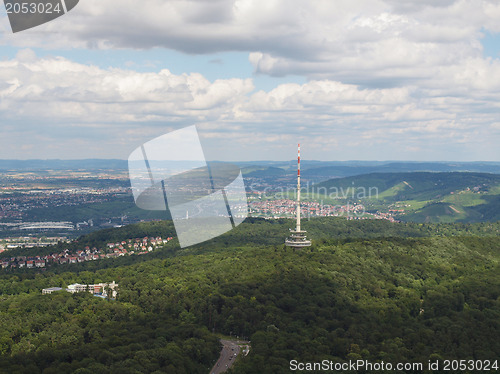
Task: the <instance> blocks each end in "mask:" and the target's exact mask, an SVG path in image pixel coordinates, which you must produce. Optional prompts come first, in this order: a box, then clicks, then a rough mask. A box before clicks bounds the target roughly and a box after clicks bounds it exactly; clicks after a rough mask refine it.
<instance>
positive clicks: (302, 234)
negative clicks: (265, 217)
mask: <svg viewBox="0 0 500 374" xmlns="http://www.w3.org/2000/svg"><path fill="white" fill-rule="evenodd" d="M297 156H298V157H297V227H296V228H295V230H290V236H289V237H288V238H287V239H286V240H285V245H286V246H288V247H292V248H294V249H298V248H304V247H310V246H311V241H310V240H308V239H307V237H306V232H307V231H304V230H301V229H300V144H299V147H298V154H297Z"/></svg>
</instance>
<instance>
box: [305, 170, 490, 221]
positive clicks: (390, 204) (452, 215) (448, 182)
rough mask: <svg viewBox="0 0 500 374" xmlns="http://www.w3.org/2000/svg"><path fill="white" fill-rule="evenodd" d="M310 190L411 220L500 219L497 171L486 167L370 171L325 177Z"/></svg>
mask: <svg viewBox="0 0 500 374" xmlns="http://www.w3.org/2000/svg"><path fill="white" fill-rule="evenodd" d="M312 192H313V193H315V194H322V195H329V196H335V195H336V196H338V197H341V198H342V197H345V198H347V199H349V198H351V199H352V198H353V196H354V199H361V200H363V199H364V203H365V204H366V205H367V206H372V207H373V208H374V209H376V210H382V208H383V207H385V208H386V209H387V208H392V209H393V210H400V211H404V212H401V215H400V217H399V219H401V220H404V221H413V222H480V221H496V220H499V219H500V213H499V209H498V208H500V175H498V174H488V173H466V172H449V173H430V172H415V173H371V174H365V175H358V176H353V177H346V178H337V179H331V180H328V181H325V182H322V183H319V184H316V185H315V186H314V187H313V188H312Z"/></svg>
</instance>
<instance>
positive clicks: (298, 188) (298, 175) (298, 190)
mask: <svg viewBox="0 0 500 374" xmlns="http://www.w3.org/2000/svg"><path fill="white" fill-rule="evenodd" d="M296 231H297V232H300V143H299V146H298V149H297V230H296Z"/></svg>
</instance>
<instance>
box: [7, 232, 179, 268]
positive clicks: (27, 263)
mask: <svg viewBox="0 0 500 374" xmlns="http://www.w3.org/2000/svg"><path fill="white" fill-rule="evenodd" d="M170 240H172V237H168V238H166V239H163V238H161V237H159V236H158V237H147V236H146V237H144V238H135V239H127V240H123V241H120V242H116V243H107V244H106V247H105V248H96V247H93V248H90V247H89V246H85V247H84V248H82V249H79V250H76V251H74V252H71V251H70V250H69V249H65V250H63V251H62V252H58V253H52V254H48V255H44V256H31V257H29V256H16V257H3V258H2V259H0V262H1V266H2V269H8V268H19V269H22V268H26V269H33V268H45V267H47V266H50V265H63V264H75V263H79V262H85V261H95V260H99V259H104V258H116V257H120V256H130V255H142V254H146V253H149V252H152V251H154V250H155V249H157V248H158V247H159V246H162V245H164V244H166V243H168V242H169V241H170ZM5 253H8V252H4V254H5Z"/></svg>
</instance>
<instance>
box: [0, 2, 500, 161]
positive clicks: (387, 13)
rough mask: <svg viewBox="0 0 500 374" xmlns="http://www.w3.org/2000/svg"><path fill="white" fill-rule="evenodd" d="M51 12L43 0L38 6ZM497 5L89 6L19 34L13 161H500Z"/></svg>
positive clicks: (10, 88)
mask: <svg viewBox="0 0 500 374" xmlns="http://www.w3.org/2000/svg"><path fill="white" fill-rule="evenodd" d="M37 1H39V0H37ZM499 20H500V2H499V1H498V0H309V1H306V0H142V1H140V2H138V1H137V0H106V1H103V0H80V3H79V4H78V6H77V7H75V8H74V9H73V10H72V11H71V12H69V13H68V14H66V15H64V16H62V17H60V18H58V19H56V20H54V21H51V22H49V23H47V24H44V25H41V26H38V27H36V28H33V29H30V30H26V31H23V32H19V33H15V34H14V33H12V31H11V28H10V25H9V20H8V18H7V16H6V14H5V11H4V9H3V8H2V12H0V129H1V137H0V159H7V158H11V159H12V158H18V159H29V158H44V159H45V158H61V159H74V158H121V159H126V158H128V156H129V154H130V153H131V152H132V151H133V150H134V149H135V148H137V147H138V146H140V145H141V144H142V143H143V142H146V141H148V140H150V139H152V138H155V137H157V136H159V135H162V134H165V133H167V132H169V131H172V130H174V129H178V128H182V127H186V126H188V125H192V124H197V125H198V127H199V129H200V136H201V137H202V140H203V142H204V145H205V146H206V149H207V150H208V152H209V153H210V154H211V158H217V159H221V160H265V159H268V160H288V159H292V158H293V157H294V155H295V146H296V143H298V142H300V143H302V153H303V157H304V158H306V159H318V160H353V159H356V160H456V161H474V160H476V161H477V160H481V161H500V147H499V143H500V22H499Z"/></svg>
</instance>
